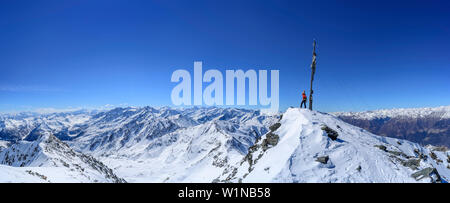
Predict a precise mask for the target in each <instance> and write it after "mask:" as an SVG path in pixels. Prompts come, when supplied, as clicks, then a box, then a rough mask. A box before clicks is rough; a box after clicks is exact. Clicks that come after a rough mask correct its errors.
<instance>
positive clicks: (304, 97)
mask: <svg viewBox="0 0 450 203" xmlns="http://www.w3.org/2000/svg"><path fill="white" fill-rule="evenodd" d="M303 104H304V105H305V109H306V94H305V90H303V93H302V103H300V108H302V106H303Z"/></svg>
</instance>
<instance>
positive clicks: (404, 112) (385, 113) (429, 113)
mask: <svg viewBox="0 0 450 203" xmlns="http://www.w3.org/2000/svg"><path fill="white" fill-rule="evenodd" d="M332 114H333V115H336V116H348V117H353V118H356V119H367V120H372V119H378V118H398V117H407V118H423V117H437V118H441V119H448V118H450V106H440V107H426V108H398V109H382V110H375V111H364V112H335V113H332Z"/></svg>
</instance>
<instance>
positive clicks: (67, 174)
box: [0, 135, 125, 183]
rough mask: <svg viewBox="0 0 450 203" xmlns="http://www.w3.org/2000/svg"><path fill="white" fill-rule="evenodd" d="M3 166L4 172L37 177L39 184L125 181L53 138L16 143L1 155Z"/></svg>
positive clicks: (42, 137)
mask: <svg viewBox="0 0 450 203" xmlns="http://www.w3.org/2000/svg"><path fill="white" fill-rule="evenodd" d="M0 164H1V165H0V166H1V167H0V170H2V169H5V170H6V172H5V171H2V172H4V173H13V174H16V175H18V176H19V177H24V176H29V175H31V176H35V177H38V179H37V180H38V182H115V183H120V182H125V181H124V180H123V179H121V178H119V177H117V176H116V175H115V174H114V172H113V171H112V170H111V169H110V168H108V167H107V166H105V165H104V164H103V163H101V162H100V161H98V160H96V159H95V158H93V157H92V156H88V155H85V154H82V153H79V152H76V151H74V150H73V149H71V148H70V147H69V146H68V145H67V144H66V143H64V142H62V141H60V140H59V139H58V138H56V137H55V136H53V135H42V136H40V137H39V138H38V139H37V140H35V141H32V142H29V141H19V142H17V143H14V144H12V145H11V146H10V147H8V148H6V149H4V150H2V151H1V152H0ZM6 166H10V167H6ZM14 171H15V172H14ZM2 172H0V173H2ZM23 172H25V173H23ZM13 174H10V175H13ZM4 175H5V177H3V178H7V174H4ZM25 179H26V178H25ZM0 180H1V178H0ZM31 180H32V182H35V180H36V179H32V178H31ZM17 181H20V178H19V179H18V180H17ZM25 182H27V181H25Z"/></svg>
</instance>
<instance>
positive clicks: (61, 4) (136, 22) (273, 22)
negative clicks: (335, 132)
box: [0, 0, 450, 112]
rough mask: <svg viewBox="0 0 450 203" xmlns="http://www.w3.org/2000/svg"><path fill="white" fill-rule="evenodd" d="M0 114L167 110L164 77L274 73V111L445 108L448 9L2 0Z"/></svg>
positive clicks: (448, 99)
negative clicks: (196, 70) (304, 100)
mask: <svg viewBox="0 0 450 203" xmlns="http://www.w3.org/2000/svg"><path fill="white" fill-rule="evenodd" d="M0 27H1V29H0V73H1V79H0V111H1V112H8V111H22V110H32V109H36V108H48V107H52V108H69V107H98V106H103V105H106V104H112V105H116V106H117V105H121V104H122V105H136V106H143V105H151V106H164V105H171V100H170V92H171V90H172V88H173V87H174V86H175V85H176V84H174V83H171V82H170V77H171V74H172V72H173V71H174V70H176V69H179V68H184V69H188V70H192V69H193V62H194V61H196V60H200V61H203V68H204V69H211V68H215V69H219V70H225V69H236V68H241V69H244V70H246V69H260V68H262V69H278V70H280V104H281V105H280V107H281V109H285V108H287V107H289V106H298V105H299V103H300V101H299V98H300V90H303V89H308V88H309V85H308V84H309V77H310V75H309V74H310V72H309V65H310V63H311V48H312V45H311V44H312V39H313V38H315V39H317V40H318V64H317V72H316V80H315V89H316V92H315V107H316V109H318V110H321V111H360V110H370V109H379V108H396V107H425V106H440V105H449V104H450V94H449V93H450V89H449V87H450V3H449V1H446V0H443V1H414V0H408V1H380V0H377V1H341V0H339V1H338V0H336V1H262V0H260V1H244V0H239V1H229V0H228V1H217V0H211V1H196V0H189V1H170V0H169V1H165V0H158V1H147V0H145V1H114V0H108V1H91V0H89V1H88V0H86V1H84V0H83V1H60V0H55V1H37V0H30V1H22V0H17V1H1V3H0Z"/></svg>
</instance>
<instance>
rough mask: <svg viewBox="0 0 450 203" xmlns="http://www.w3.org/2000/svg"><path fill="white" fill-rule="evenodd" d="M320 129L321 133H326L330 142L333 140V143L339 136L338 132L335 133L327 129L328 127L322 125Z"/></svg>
mask: <svg viewBox="0 0 450 203" xmlns="http://www.w3.org/2000/svg"><path fill="white" fill-rule="evenodd" d="M321 129H322V130H323V131H325V133H327V135H328V137H329V138H330V139H331V140H333V141H334V140H337V138H338V136H339V134H338V132H336V131H335V130H333V129H331V128H330V127H328V126H326V125H323V126H322V128H321Z"/></svg>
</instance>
